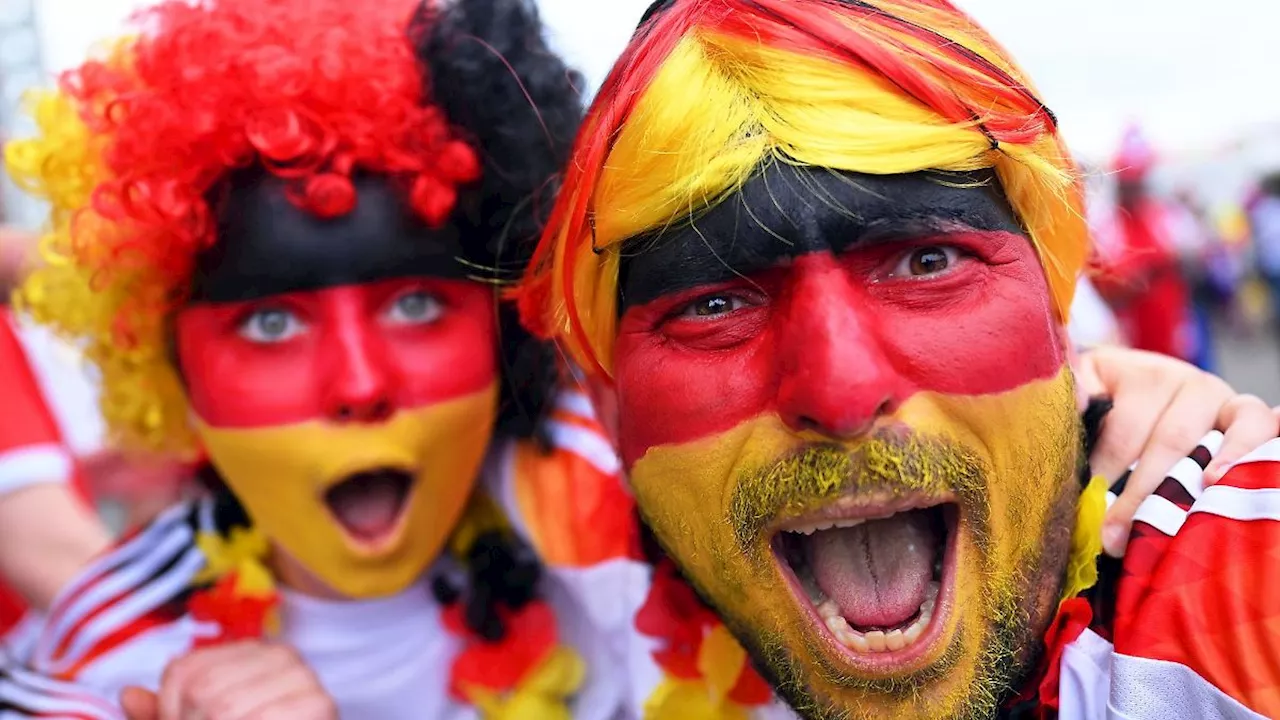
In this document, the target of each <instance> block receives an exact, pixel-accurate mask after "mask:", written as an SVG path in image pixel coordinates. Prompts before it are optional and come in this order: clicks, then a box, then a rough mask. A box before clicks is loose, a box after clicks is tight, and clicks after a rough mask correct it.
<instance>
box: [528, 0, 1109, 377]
mask: <svg viewBox="0 0 1280 720" xmlns="http://www.w3.org/2000/svg"><path fill="white" fill-rule="evenodd" d="M661 6H662V7H660V8H659V9H658V11H657V12H651V13H650V17H649V18H648V19H647V20H646V21H644V22H643V23H642V25H641V27H640V29H639V30H638V31H637V34H636V37H635V38H634V39H633V40H632V42H631V44H630V45H629V46H628V48H627V49H626V51H625V52H624V53H623V55H622V57H621V58H620V59H619V60H618V62H617V64H616V65H615V66H614V68H613V71H612V73H611V74H610V75H609V77H608V79H607V80H606V81H605V84H604V86H603V89H602V90H601V91H600V93H599V94H598V96H597V98H596V100H595V102H594V104H593V106H592V107H591V108H590V110H589V111H588V113H587V117H586V120H585V121H584V125H583V131H582V132H581V134H580V135H579V138H578V141H577V144H576V145H575V147H574V151H573V157H572V159H571V161H570V163H569V166H568V168H567V170H566V172H565V179H564V187H563V190H562V193H561V196H560V198H559V199H558V202H557V205H556V207H555V209H554V211H553V214H552V217H551V219H550V222H549V224H548V227H547V230H546V232H545V233H544V235H543V238H542V241H541V243H540V244H539V246H538V249H537V251H536V253H535V256H534V259H533V262H532V264H531V266H530V269H529V271H528V274H527V275H526V278H525V282H524V284H523V286H522V288H521V289H520V290H519V292H518V293H517V295H518V297H519V301H520V307H521V312H522V316H523V318H524V320H525V322H526V324H527V325H528V326H529V327H531V328H533V329H535V331H537V332H539V333H540V334H542V335H544V336H547V337H554V338H557V339H558V340H560V341H561V343H562V344H563V345H564V347H565V348H566V350H567V351H568V352H569V354H570V356H571V357H572V358H573V359H574V360H575V361H576V362H577V363H578V364H579V365H580V366H582V367H583V368H584V369H585V370H586V371H587V372H591V373H595V374H598V375H600V376H602V377H604V378H608V377H609V374H610V370H611V357H610V353H611V348H612V344H613V339H614V336H615V324H616V322H617V302H618V296H617V278H618V268H619V261H620V257H621V252H622V245H623V244H624V242H625V241H626V240H627V239H629V238H634V237H637V236H640V235H645V234H647V233H651V232H653V231H655V230H658V229H661V228H662V227H664V226H667V225H669V224H672V223H679V222H683V221H685V220H687V219H688V218H689V217H691V216H693V215H695V214H697V213H699V212H701V211H705V210H706V209H707V208H709V207H711V206H713V205H715V204H716V203H717V202H719V201H721V200H722V199H723V198H725V197H726V196H728V195H729V194H731V193H733V192H734V191H735V190H736V189H737V188H738V187H740V186H741V185H742V183H743V182H745V181H746V180H747V179H748V178H749V177H750V176H751V175H752V174H753V173H754V172H757V171H758V170H759V169H760V168H761V167H762V166H763V165H764V164H766V163H771V162H784V163H793V164H802V165H812V166H817V167H825V168H832V169H836V170H843V171H851V172H860V173H872V174H896V173H909V172H916V171H921V170H930V169H932V170H942V171H967V170H976V169H980V168H994V170H995V172H996V175H997V177H998V178H999V180H1000V182H1001V184H1002V186H1003V190H1004V192H1005V194H1006V195H1007V196H1008V198H1009V201H1010V203H1011V204H1012V206H1013V208H1014V210H1015V212H1016V213H1017V215H1018V217H1019V219H1020V221H1021V222H1022V224H1023V225H1024V227H1025V229H1026V231H1027V233H1028V235H1029V236H1030V238H1031V240H1032V242H1033V243H1034V245H1035V247H1036V249H1037V251H1038V252H1039V255H1040V258H1041V261H1042V264H1043V266H1044V270H1045V273H1046V276H1047V278H1048V283H1049V288H1050V291H1051V293H1052V295H1053V300H1054V304H1055V307H1056V309H1057V313H1058V316H1059V318H1060V319H1063V320H1065V319H1066V317H1067V312H1068V308H1069V307H1070V304H1071V297H1072V293H1073V290H1074V287H1075V280H1076V275H1077V273H1078V272H1079V269H1080V266H1081V263H1082V262H1083V259H1084V257H1085V254H1086V250H1087V244H1088V241H1087V230H1086V226H1085V222H1084V218H1083V211H1082V192H1081V186H1080V183H1079V177H1078V173H1077V171H1076V168H1075V166H1074V164H1073V163H1072V161H1071V159H1070V157H1069V156H1068V154H1067V152H1066V150H1065V148H1064V146H1063V144H1062V142H1061V140H1060V138H1059V135H1058V130H1057V124H1056V120H1055V118H1054V117H1053V115H1052V114H1051V113H1050V112H1049V110H1048V109H1046V108H1045V107H1044V106H1043V105H1042V104H1041V103H1040V101H1039V100H1038V99H1037V96H1036V94H1035V92H1034V91H1033V90H1032V88H1031V87H1030V85H1029V84H1028V82H1027V80H1026V79H1025V78H1024V76H1023V74H1022V73H1021V71H1020V70H1019V69H1018V68H1017V67H1016V66H1015V65H1014V64H1013V62H1012V61H1011V60H1010V59H1009V58H1008V57H1007V55H1006V54H1005V52H1004V51H1003V49H1002V48H1000V46H999V45H997V44H996V43H995V42H994V41H993V40H992V39H991V38H990V37H989V36H988V35H987V34H986V33H985V32H984V31H983V30H982V29H981V28H979V27H978V26H977V25H976V24H975V23H974V22H973V21H972V20H970V19H969V18H968V17H967V16H966V15H965V14H963V13H962V12H960V11H959V10H957V9H956V8H955V7H953V6H952V5H951V4H950V3H949V2H946V1H945V0H865V1H864V0H674V2H666V3H661Z"/></svg>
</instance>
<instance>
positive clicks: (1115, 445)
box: [1089, 393, 1173, 483]
mask: <svg viewBox="0 0 1280 720" xmlns="http://www.w3.org/2000/svg"><path fill="white" fill-rule="evenodd" d="M1172 400H1173V393H1170V394H1169V397H1167V398H1163V399H1162V400H1158V401H1150V402H1137V401H1134V400H1133V399H1131V398H1129V397H1128V396H1122V397H1118V398H1116V403H1115V406H1114V407H1113V408H1112V409H1111V412H1109V413H1108V414H1107V417H1106V419H1105V420H1104V421H1103V426H1102V433H1101V434H1100V435H1099V437H1098V444H1097V445H1096V446H1094V448H1093V453H1092V454H1091V455H1090V456H1089V469H1090V471H1091V472H1092V473H1093V474H1094V475H1101V476H1102V477H1104V478H1106V479H1107V480H1108V481H1109V482H1111V483H1114V482H1115V481H1117V480H1119V479H1120V477H1121V476H1122V475H1124V473H1125V471H1126V470H1128V469H1129V466H1131V465H1133V464H1134V463H1135V462H1137V460H1138V458H1139V457H1140V456H1141V454H1142V450H1143V448H1145V447H1146V446H1147V442H1148V441H1149V440H1150V438H1151V433H1152V431H1153V430H1154V428H1155V427H1156V423H1157V422H1158V421H1159V420H1160V417H1161V416H1162V415H1163V413H1164V411H1165V408H1166V407H1168V405H1169V403H1170V402H1172Z"/></svg>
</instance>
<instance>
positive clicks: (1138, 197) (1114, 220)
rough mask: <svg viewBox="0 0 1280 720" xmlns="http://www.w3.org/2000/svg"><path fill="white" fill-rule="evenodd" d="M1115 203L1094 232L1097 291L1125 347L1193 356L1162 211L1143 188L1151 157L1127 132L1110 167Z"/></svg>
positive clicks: (1169, 224)
mask: <svg viewBox="0 0 1280 720" xmlns="http://www.w3.org/2000/svg"><path fill="white" fill-rule="evenodd" d="M1112 165H1113V168H1114V171H1115V177H1116V206H1115V208H1114V210H1113V211H1110V212H1107V213H1105V214H1103V215H1102V217H1101V218H1100V220H1101V222H1100V223H1099V224H1098V227H1097V228H1096V231H1095V235H1096V240H1097V248H1098V261H1099V263H1100V265H1101V268H1102V272H1101V273H1100V274H1099V275H1098V276H1097V277H1096V278H1095V281H1096V282H1098V284H1099V287H1098V289H1099V291H1101V292H1102V294H1103V296H1104V297H1106V298H1107V300H1108V302H1109V303H1110V304H1111V307H1112V308H1113V309H1114V310H1115V312H1116V316H1117V318H1118V319H1119V320H1120V326H1121V328H1122V330H1123V332H1124V335H1125V338H1126V339H1127V340H1128V343H1129V344H1130V345H1131V346H1133V347H1135V348H1137V349H1139V350H1148V351H1151V352H1157V353H1160V354H1163V355H1169V356H1172V357H1175V358H1179V359H1181V360H1186V361H1188V362H1194V361H1196V360H1197V358H1198V356H1199V351H1198V349H1197V336H1196V332H1195V324H1194V322H1193V318H1192V313H1191V293H1190V289H1189V288H1188V286H1187V281H1186V280H1185V279H1184V278H1183V276H1182V272H1181V267H1180V265H1179V254H1178V249H1177V245H1176V233H1175V230H1174V225H1173V217H1172V214H1171V212H1170V210H1169V208H1168V207H1167V206H1166V205H1165V204H1164V203H1162V202H1161V201H1160V200H1159V199H1158V198H1156V197H1155V196H1154V195H1153V194H1152V193H1151V191H1150V188H1149V186H1148V180H1149V176H1150V172H1151V170H1152V168H1153V167H1154V165H1155V154H1154V152H1153V151H1152V149H1151V147H1150V146H1149V145H1148V144H1147V142H1146V140H1145V138H1143V136H1142V134H1141V132H1140V131H1139V130H1138V129H1137V128H1130V129H1129V130H1128V131H1127V132H1126V134H1125V137H1124V140H1123V141H1122V143H1121V147H1120V150H1119V152H1118V153H1117V154H1116V157H1115V160H1114V161H1113V163H1112Z"/></svg>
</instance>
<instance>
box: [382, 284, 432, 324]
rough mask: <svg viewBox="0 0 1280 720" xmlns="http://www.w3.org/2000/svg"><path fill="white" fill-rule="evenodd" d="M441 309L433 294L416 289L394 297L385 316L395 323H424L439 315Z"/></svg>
mask: <svg viewBox="0 0 1280 720" xmlns="http://www.w3.org/2000/svg"><path fill="white" fill-rule="evenodd" d="M442 310H443V308H442V306H441V305H440V301H439V300H437V299H436V298H435V296H433V295H431V294H430V293H427V292H423V291H421V290H418V291H414V292H409V293H405V294H404V295H401V296H400V297H398V298H396V300H395V302H394V303H392V304H391V308H390V309H389V310H388V311H387V318H388V319H390V320H391V322H393V323H395V324H397V325H425V324H427V323H430V322H434V321H435V320H436V318H438V317H440V313H441V311H442Z"/></svg>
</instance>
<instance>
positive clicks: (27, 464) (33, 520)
mask: <svg viewBox="0 0 1280 720" xmlns="http://www.w3.org/2000/svg"><path fill="white" fill-rule="evenodd" d="M31 240H32V238H31V236H29V235H27V234H25V233H22V232H19V231H16V230H12V229H7V228H0V298H3V299H6V300H7V298H8V297H9V291H10V290H11V289H12V287H13V286H14V285H15V284H16V283H17V281H18V279H19V277H20V275H21V268H22V267H23V265H24V263H25V261H26V258H27V256H28V253H29V251H30V249H31V245H32V242H31ZM64 350H66V348H65V347H61V346H58V345H56V344H54V343H52V342H50V337H49V335H48V334H47V333H45V332H43V331H39V330H37V329H36V328H34V327H32V326H30V325H28V324H26V323H24V322H22V321H21V320H20V319H19V318H17V317H15V316H14V315H13V314H12V313H11V312H10V311H9V309H8V308H7V307H5V303H3V302H0V397H3V398H4V403H3V412H0V658H2V657H3V655H4V653H5V649H6V647H7V648H8V649H9V651H16V650H18V649H19V648H20V646H21V645H22V644H23V643H25V642H26V640H27V639H28V637H29V636H28V633H27V632H26V631H27V629H28V628H30V627H32V626H33V625H34V618H35V615H28V612H27V609H28V608H35V609H37V610H39V609H44V608H46V607H48V605H49V603H50V602H52V600H53V597H54V595H55V594H56V593H57V592H58V590H60V589H61V588H62V586H63V585H64V584H65V583H66V582H67V581H68V580H69V579H70V578H71V577H72V576H73V575H74V574H75V573H76V572H77V571H79V570H80V569H81V568H82V567H83V566H84V565H85V564H86V563H87V562H88V561H89V559H90V558H91V557H93V555H95V554H96V553H98V552H99V551H101V550H102V549H104V548H105V547H106V546H107V544H108V541H109V536H108V533H107V530H106V528H105V527H104V526H103V525H102V523H101V522H99V520H98V518H97V516H96V515H95V513H94V512H93V509H92V507H91V506H90V504H89V502H88V493H87V488H86V482H85V477H86V476H85V470H86V468H85V465H84V464H83V463H79V462H77V459H76V453H75V451H74V450H73V443H72V440H71V438H72V437H73V436H74V437H75V440H76V441H78V444H79V445H80V446H81V447H84V446H85V445H86V444H87V445H92V444H93V443H94V441H95V437H94V436H95V435H97V434H100V433H99V431H100V426H99V425H98V424H97V422H96V420H97V411H96V408H95V406H94V398H93V396H92V394H91V393H89V392H87V383H85V382H84V381H83V380H81V379H80V377H79V373H78V372H77V368H76V367H75V365H74V361H73V360H72V361H70V362H68V360H69V358H68V355H67V354H66V353H65V352H60V351H64Z"/></svg>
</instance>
